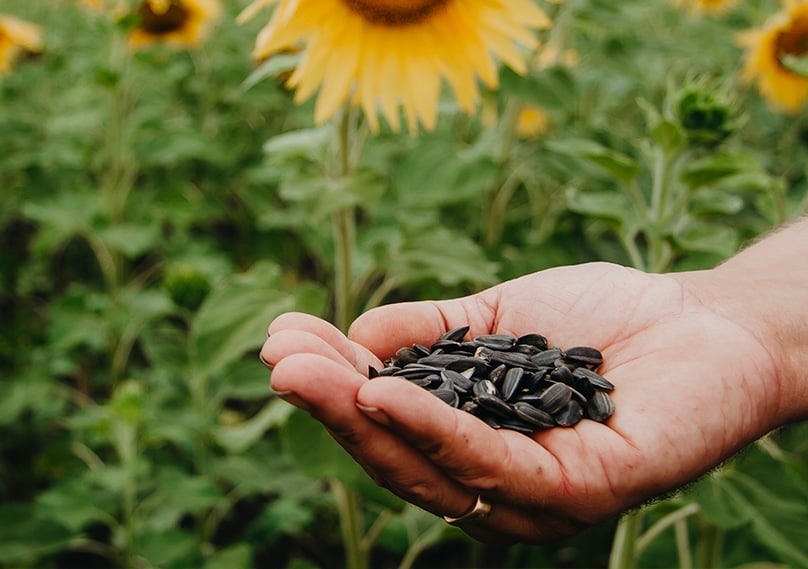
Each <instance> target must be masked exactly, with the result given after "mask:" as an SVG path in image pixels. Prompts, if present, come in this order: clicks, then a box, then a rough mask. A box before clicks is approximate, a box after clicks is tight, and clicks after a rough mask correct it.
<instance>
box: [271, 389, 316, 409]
mask: <svg viewBox="0 0 808 569" xmlns="http://www.w3.org/2000/svg"><path fill="white" fill-rule="evenodd" d="M270 391H271V392H272V393H273V394H275V395H277V396H278V397H280V398H281V399H283V400H284V401H286V402H287V403H289V404H291V405H294V406H295V407H297V408H298V409H302V410H303V411H305V412H306V413H310V412H311V406H310V405H309V404H308V403H306V402H305V401H304V400H303V399H301V398H300V397H298V396H297V395H296V394H295V393H294V391H277V390H275V389H272V388H271V387H270Z"/></svg>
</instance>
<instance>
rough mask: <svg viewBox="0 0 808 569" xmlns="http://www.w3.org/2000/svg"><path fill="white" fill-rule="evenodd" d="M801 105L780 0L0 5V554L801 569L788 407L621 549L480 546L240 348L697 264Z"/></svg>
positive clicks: (199, 0)
mask: <svg viewBox="0 0 808 569" xmlns="http://www.w3.org/2000/svg"><path fill="white" fill-rule="evenodd" d="M806 109H808V1H804V0H783V2H780V1H778V0H735V1H732V0H712V1H707V0H678V1H675V0H623V1H621V2H614V1H610V0H419V1H414V2H410V3H404V2H398V1H392V0H318V1H314V0H310V1H309V0H299V1H292V0H257V1H255V2H250V1H248V0H0V184H2V187H1V190H0V324H2V326H1V327H0V372H2V378H0V567H2V568H4V567H9V568H11V567H15V568H16V567H36V568H40V567H41V568H72V567H76V568H78V567H82V568H93V567H132V568H151V567H155V568H156V567H160V568H191V567H195V568H219V567H222V568H230V569H237V568H241V567H244V568H247V567H273V568H275V567H277V568H294V569H309V568H315V567H318V568H325V569H340V568H347V569H366V568H393V569H394V568H401V569H406V568H410V567H502V568H506V567H507V568H522V567H559V568H575V567H613V568H615V567H649V568H655V567H682V568H688V567H748V568H752V567H755V568H767V569H768V568H776V567H808V442H807V441H808V436H807V435H808V430H806V427H805V426H801V425H795V426H792V427H788V428H784V429H782V430H780V431H778V432H776V433H772V434H771V435H769V436H767V437H766V438H764V439H761V440H760V441H758V443H756V444H754V445H752V446H751V447H750V448H748V449H746V450H745V451H744V452H742V453H741V454H740V455H738V456H737V457H735V458H734V459H733V460H732V461H730V462H728V463H727V464H725V465H722V466H721V468H719V469H717V470H715V471H714V472H712V473H711V474H710V475H708V476H705V477H704V478H702V479H701V480H698V481H696V482H695V483H694V484H692V485H690V486H688V487H687V488H685V489H683V490H681V491H679V492H676V493H675V494H673V495H670V496H667V497H665V498H664V499H662V500H659V501H656V502H654V503H653V504H649V505H647V506H644V507H643V508H641V509H640V510H639V511H637V512H634V513H632V514H631V515H632V516H633V518H632V522H633V524H634V526H633V527H635V528H636V532H635V533H636V535H632V536H631V539H630V540H629V541H630V543H625V540H623V541H622V542H621V543H617V540H615V536H616V534H617V532H616V529H617V528H618V525H619V523H620V522H619V520H617V519H615V520H611V521H610V522H608V523H604V524H602V525H599V526H596V527H592V528H590V529H588V530H586V531H584V532H583V533H582V534H580V535H579V536H577V537H574V538H570V539H567V540H564V541H562V542H558V543H555V544H550V545H546V546H528V545H513V546H510V547H503V546H494V545H484V544H481V543H477V542H474V541H473V540H471V539H470V538H468V537H466V536H465V535H464V534H463V533H462V532H460V530H457V529H456V528H454V527H452V526H449V525H447V524H446V523H445V522H444V521H443V520H442V519H440V518H437V517H435V516H432V515H431V514H428V513H426V512H424V511H422V510H419V509H418V508H415V507H414V506H410V505H407V504H405V503H404V502H402V501H401V500H399V499H398V498H397V497H395V496H394V495H392V494H391V493H389V492H387V491H386V490H384V489H382V488H379V487H377V486H376V485H375V484H374V483H373V482H372V481H371V480H370V479H369V478H368V477H367V475H365V473H364V472H363V471H362V470H361V468H360V467H359V466H357V465H356V464H355V463H354V462H353V461H352V460H351V459H350V458H349V457H348V456H347V454H345V453H344V452H343V451H342V449H341V448H340V447H338V446H337V445H336V443H334V442H333V441H332V440H331V438H330V437H329V436H328V435H327V433H326V432H325V431H324V430H323V429H322V427H321V426H320V425H319V423H317V422H315V421H314V420H313V419H311V418H310V417H309V416H308V415H307V414H305V413H303V412H300V411H296V410H293V408H292V407H291V406H289V405H288V404H286V403H285V402H283V401H281V400H280V399H278V398H277V397H276V396H274V395H272V394H271V393H270V390H269V387H268V379H269V373H268V371H267V369H266V368H265V367H264V366H263V365H261V363H260V361H259V360H258V357H257V355H258V349H259V347H260V346H261V344H262V343H263V341H264V339H265V337H266V327H267V325H268V324H269V322H270V321H271V320H272V319H273V318H274V317H275V316H277V315H279V314H281V313H283V312H287V311H302V312H307V313H311V314H315V315H318V316H321V317H323V318H326V319H328V320H330V321H332V322H333V323H335V324H336V325H337V326H338V327H340V328H343V329H345V328H346V327H347V325H348V324H349V323H350V322H351V320H352V319H353V318H354V317H355V316H357V315H358V314H360V313H361V312H363V311H365V310H367V309H369V308H372V307H374V306H378V305H381V304H386V303H391V302H397V301H405V300H407V301H408V300H422V299H440V298H451V297H456V296H460V295H465V294H469V293H471V292H474V291H478V290H480V289H482V288H485V287H488V286H490V285H493V284H495V283H497V282H501V281H503V280H507V279H510V278H514V277H516V276H520V275H524V274H527V273H531V272H534V271H538V270H541V269H545V268H548V267H553V266H560V265H568V264H577V263H582V262H587V261H594V260H602V261H610V262H615V263H620V264H623V265H627V266H632V267H636V268H639V269H642V270H645V271H651V272H666V271H682V270H690V269H699V268H710V267H713V266H715V265H716V264H718V263H720V262H721V261H722V260H723V259H726V258H727V257H729V256H731V255H732V254H734V253H735V252H737V251H738V250H739V249H740V248H741V247H743V246H744V245H745V244H747V243H749V242H750V240H753V239H754V238H756V237H757V236H759V235H761V234H763V233H765V232H766V231H768V230H769V229H771V228H773V227H775V226H776V225H778V224H780V223H782V222H784V221H786V220H788V219H790V218H792V217H794V216H796V215H799V214H800V213H801V212H805V211H806V210H808V169H807V168H806V164H808V110H806ZM716 412H719V411H718V410H716ZM659 452H660V453H664V452H666V451H665V449H664V448H661V449H660V450H659ZM618 548H619V550H618Z"/></svg>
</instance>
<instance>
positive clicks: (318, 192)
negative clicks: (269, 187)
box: [278, 171, 385, 223]
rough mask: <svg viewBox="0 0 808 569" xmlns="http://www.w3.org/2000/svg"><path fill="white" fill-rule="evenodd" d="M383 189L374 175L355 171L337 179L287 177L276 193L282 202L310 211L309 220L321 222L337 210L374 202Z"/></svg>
mask: <svg viewBox="0 0 808 569" xmlns="http://www.w3.org/2000/svg"><path fill="white" fill-rule="evenodd" d="M384 190H385V186H384V183H383V181H382V180H381V179H380V178H379V177H378V176H376V175H375V174H373V173H372V172H368V171H359V172H356V173H355V174H353V175H351V176H350V177H347V178H341V179H331V178H326V177H322V176H320V177H314V178H311V177H309V178H307V177H302V176H290V177H287V178H286V179H284V180H283V181H282V182H281V185H280V188H279V189H278V192H279V194H280V196H281V197H282V198H284V199H285V200H288V201H294V202H302V203H304V204H305V205H306V206H307V207H308V208H309V210H310V211H311V221H312V222H314V223H322V222H323V221H325V220H326V219H327V218H328V217H329V216H330V215H331V214H333V213H335V212H336V211H338V210H340V209H343V208H346V207H351V206H366V205H369V204H373V203H375V202H377V201H378V200H379V198H380V197H381V195H382V194H383V193H384Z"/></svg>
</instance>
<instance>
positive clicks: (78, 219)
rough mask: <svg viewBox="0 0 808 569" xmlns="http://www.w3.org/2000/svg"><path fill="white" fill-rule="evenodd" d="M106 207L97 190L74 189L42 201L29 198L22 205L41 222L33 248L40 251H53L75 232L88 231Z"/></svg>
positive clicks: (25, 213) (33, 218)
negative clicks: (31, 200)
mask: <svg viewBox="0 0 808 569" xmlns="http://www.w3.org/2000/svg"><path fill="white" fill-rule="evenodd" d="M103 209H104V206H103V203H102V201H101V197H100V195H99V194H98V193H97V192H96V193H93V192H73V193H71V194H69V195H60V194H57V195H54V196H50V197H49V198H48V200H47V201H46V202H42V203H36V202H28V203H26V204H25V205H23V207H22V212H23V214H24V215H25V216H26V217H28V218H29V219H32V220H34V221H36V222H37V223H38V224H39V230H38V232H37V235H36V238H35V240H34V249H35V250H37V251H39V252H41V253H50V252H52V251H53V250H55V249H58V248H59V247H60V246H62V245H64V244H65V242H66V241H67V240H68V239H70V238H71V237H73V236H74V235H80V234H84V233H86V232H87V231H89V228H90V227H91V226H92V224H93V221H94V220H95V219H96V218H97V217H98V216H100V215H101V213H102V212H103Z"/></svg>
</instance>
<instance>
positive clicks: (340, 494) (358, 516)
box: [330, 479, 369, 569]
mask: <svg viewBox="0 0 808 569" xmlns="http://www.w3.org/2000/svg"><path fill="white" fill-rule="evenodd" d="M330 486H331V493H332V494H333V496H334V500H335V501H336V503H337V513H338V514H339V522H340V524H339V525H340V532H341V533H342V543H343V545H344V546H345V563H346V567H347V569H367V567H368V550H369V548H368V547H363V544H362V510H361V508H360V506H359V501H358V499H357V496H356V494H355V493H354V492H352V491H351V490H349V489H348V488H347V487H346V486H345V484H343V483H342V482H341V481H340V480H337V479H331V481H330ZM367 545H369V544H367Z"/></svg>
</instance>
